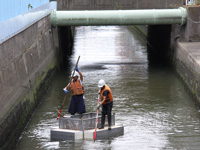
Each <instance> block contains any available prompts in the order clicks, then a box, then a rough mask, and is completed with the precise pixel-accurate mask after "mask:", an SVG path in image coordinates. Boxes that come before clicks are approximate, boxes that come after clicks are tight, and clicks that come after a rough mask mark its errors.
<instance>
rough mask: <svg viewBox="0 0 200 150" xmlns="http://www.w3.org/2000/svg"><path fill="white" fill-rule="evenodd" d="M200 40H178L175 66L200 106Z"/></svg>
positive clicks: (175, 50) (175, 51)
mask: <svg viewBox="0 0 200 150" xmlns="http://www.w3.org/2000/svg"><path fill="white" fill-rule="evenodd" d="M199 47H200V42H178V43H177V45H176V47H175V49H174V59H173V60H174V61H173V62H174V67H175V70H176V72H177V73H178V75H179V76H180V78H181V79H182V81H183V82H184V84H185V86H186V88H187V89H188V91H189V93H191V95H192V97H193V98H194V100H195V102H196V104H197V105H198V106H200V51H199Z"/></svg>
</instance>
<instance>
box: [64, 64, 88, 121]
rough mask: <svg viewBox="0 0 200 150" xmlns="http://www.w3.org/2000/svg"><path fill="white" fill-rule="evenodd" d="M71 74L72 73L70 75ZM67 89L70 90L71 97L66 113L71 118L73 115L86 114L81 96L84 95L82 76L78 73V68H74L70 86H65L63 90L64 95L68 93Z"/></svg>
mask: <svg viewBox="0 0 200 150" xmlns="http://www.w3.org/2000/svg"><path fill="white" fill-rule="evenodd" d="M73 72H74V71H72V75H73ZM79 75H80V79H79ZM69 88H71V92H72V97H71V102H70V106H69V109H68V112H69V113H70V114H71V118H74V115H75V113H79V114H83V113H85V112H86V111H85V103H84V99H83V94H84V87H83V75H82V73H81V72H80V71H79V69H78V67H76V70H75V72H74V75H73V79H72V81H71V83H70V86H69V85H67V86H66V88H65V89H64V91H65V93H66V94H67V93H68V90H69Z"/></svg>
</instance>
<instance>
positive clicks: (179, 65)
mask: <svg viewBox="0 0 200 150" xmlns="http://www.w3.org/2000/svg"><path fill="white" fill-rule="evenodd" d="M132 28H134V29H136V30H137V31H138V32H139V34H140V35H142V36H143V37H144V38H146V37H145V36H147V27H146V26H134V27H132ZM173 44H174V45H175V46H174V45H173V46H172V47H171V51H172V53H171V56H172V58H169V59H172V67H173V68H174V70H175V71H176V73H177V75H178V76H179V77H180V78H181V80H182V82H183V83H184V85H185V86H186V89H187V90H188V92H189V93H190V94H191V95H192V97H193V98H194V100H195V102H196V104H197V105H198V106H200V51H199V48H200V42H176V43H173Z"/></svg>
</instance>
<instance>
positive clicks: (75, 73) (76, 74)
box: [71, 71, 79, 77]
mask: <svg viewBox="0 0 200 150" xmlns="http://www.w3.org/2000/svg"><path fill="white" fill-rule="evenodd" d="M73 73H74V75H73ZM72 75H73V77H75V76H78V75H79V73H78V72H77V71H72V74H71V76H72Z"/></svg>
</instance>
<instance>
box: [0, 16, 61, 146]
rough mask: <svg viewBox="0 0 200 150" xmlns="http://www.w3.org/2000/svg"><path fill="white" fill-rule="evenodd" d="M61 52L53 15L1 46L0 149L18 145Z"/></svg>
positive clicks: (54, 69) (53, 71)
mask: <svg viewBox="0 0 200 150" xmlns="http://www.w3.org/2000/svg"><path fill="white" fill-rule="evenodd" d="M57 50H58V37H57V30H56V29H52V28H51V24H50V16H49V15H48V16H46V17H45V18H43V19H41V20H39V21H38V22H36V23H34V24H33V25H31V26H30V27H28V28H27V29H25V30H24V31H22V32H20V33H19V34H17V35H15V36H14V37H12V38H10V39H8V40H7V41H4V42H3V43H1V44H0V108H1V109H0V149H1V148H5V147H7V146H8V145H7V143H9V146H12V145H13V146H14V144H15V142H16V141H17V139H18V137H19V136H20V134H21V131H22V130H23V128H24V126H25V125H26V123H27V121H28V120H29V119H30V117H31V115H32V113H33V112H34V110H35V108H36V107H37V106H38V104H39V103H40V101H41V99H42V96H43V95H44V93H45V91H46V90H47V88H48V86H49V83H50V79H51V78H52V77H53V75H54V73H55V71H56V68H57ZM10 142H13V143H14V144H10ZM8 149H11V148H8Z"/></svg>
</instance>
